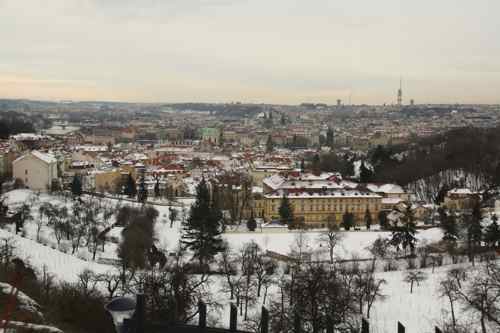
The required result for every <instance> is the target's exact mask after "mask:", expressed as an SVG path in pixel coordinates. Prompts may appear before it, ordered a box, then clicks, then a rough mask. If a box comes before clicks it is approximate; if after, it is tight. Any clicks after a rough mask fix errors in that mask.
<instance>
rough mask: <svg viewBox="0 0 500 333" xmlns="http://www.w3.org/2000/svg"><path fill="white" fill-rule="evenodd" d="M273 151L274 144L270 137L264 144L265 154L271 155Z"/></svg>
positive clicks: (269, 136)
mask: <svg viewBox="0 0 500 333" xmlns="http://www.w3.org/2000/svg"><path fill="white" fill-rule="evenodd" d="M273 150H274V142H273V138H272V137H271V135H268V136H267V142H266V152H267V153H271V152H272V151H273Z"/></svg>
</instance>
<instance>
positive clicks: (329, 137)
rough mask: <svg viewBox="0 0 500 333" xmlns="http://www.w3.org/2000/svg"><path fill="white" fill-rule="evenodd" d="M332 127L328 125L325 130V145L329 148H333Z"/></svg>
mask: <svg viewBox="0 0 500 333" xmlns="http://www.w3.org/2000/svg"><path fill="white" fill-rule="evenodd" d="M333 142H334V139H333V129H331V128H330V127H328V130H327V131H326V145H327V146H328V147H330V148H333Z"/></svg>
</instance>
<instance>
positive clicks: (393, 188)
mask: <svg viewBox="0 0 500 333" xmlns="http://www.w3.org/2000/svg"><path fill="white" fill-rule="evenodd" d="M366 188H368V189H369V190H370V191H373V192H377V193H387V194H394V193H405V190H404V189H403V188H402V187H401V186H399V185H397V184H366Z"/></svg>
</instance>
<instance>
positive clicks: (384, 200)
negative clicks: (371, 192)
mask: <svg viewBox="0 0 500 333" xmlns="http://www.w3.org/2000/svg"><path fill="white" fill-rule="evenodd" d="M402 201H404V200H403V199H401V198H382V204H385V205H396V204H398V203H400V202H402Z"/></svg>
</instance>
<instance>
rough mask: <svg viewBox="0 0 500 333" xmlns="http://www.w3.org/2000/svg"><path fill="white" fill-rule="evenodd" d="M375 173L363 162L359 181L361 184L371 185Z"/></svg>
mask: <svg viewBox="0 0 500 333" xmlns="http://www.w3.org/2000/svg"><path fill="white" fill-rule="evenodd" d="M372 177H373V172H372V171H371V170H370V169H369V168H367V167H366V165H365V161H362V162H361V165H360V167H359V181H360V182H361V183H369V182H370V181H371V180H372Z"/></svg>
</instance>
